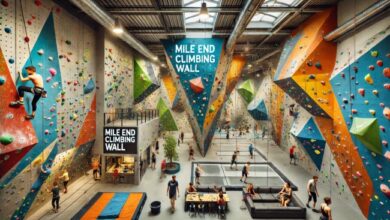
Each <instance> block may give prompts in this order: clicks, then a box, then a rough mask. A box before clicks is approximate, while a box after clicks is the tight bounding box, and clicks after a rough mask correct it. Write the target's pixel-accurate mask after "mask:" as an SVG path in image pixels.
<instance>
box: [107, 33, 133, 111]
mask: <svg viewBox="0 0 390 220" xmlns="http://www.w3.org/2000/svg"><path fill="white" fill-rule="evenodd" d="M133 73H134V56H133V51H132V50H131V49H130V47H129V46H128V45H127V44H126V43H124V42H122V41H120V40H119V39H117V38H115V37H113V36H112V35H111V34H110V33H109V32H107V31H106V32H105V34H104V101H105V109H104V111H105V112H108V109H114V108H130V107H131V106H132V105H133V100H134V97H133V94H134V93H133V90H132V88H133Z"/></svg>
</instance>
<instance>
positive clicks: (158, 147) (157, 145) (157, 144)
mask: <svg viewBox="0 0 390 220" xmlns="http://www.w3.org/2000/svg"><path fill="white" fill-rule="evenodd" d="M159 149H160V144H159V143H158V140H157V141H156V153H157V154H158V150H159Z"/></svg>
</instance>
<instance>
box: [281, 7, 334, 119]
mask: <svg viewBox="0 0 390 220" xmlns="http://www.w3.org/2000/svg"><path fill="white" fill-rule="evenodd" d="M336 24H337V19H336V10H335V9H334V8H333V9H327V10H325V11H323V12H321V13H318V14H316V15H313V16H312V17H310V19H308V20H307V21H306V22H305V23H303V24H302V25H301V26H299V27H298V28H297V29H296V30H294V32H293V34H292V36H291V38H290V39H289V40H288V41H287V42H286V43H285V45H284V49H283V52H282V55H281V57H280V60H279V65H278V68H277V70H276V73H275V76H274V81H275V83H276V84H277V85H278V86H279V87H280V88H281V89H283V90H284V91H285V92H286V93H287V94H288V95H290V96H291V97H292V98H293V99H294V100H295V101H297V102H298V103H299V104H300V105H301V106H302V107H304V108H305V109H306V110H307V111H308V112H310V113H311V114H312V115H315V116H322V117H332V115H331V113H332V108H333V99H332V96H331V93H332V90H331V86H330V84H329V77H330V75H331V73H332V69H333V66H334V61H335V57H336V45H335V44H334V43H332V42H327V41H325V40H324V39H323V34H324V33H328V32H329V31H331V30H333V29H334V28H335V27H336V26H337V25H336Z"/></svg>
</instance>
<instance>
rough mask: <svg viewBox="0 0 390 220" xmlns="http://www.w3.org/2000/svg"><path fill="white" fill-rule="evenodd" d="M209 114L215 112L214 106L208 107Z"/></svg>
mask: <svg viewBox="0 0 390 220" xmlns="http://www.w3.org/2000/svg"><path fill="white" fill-rule="evenodd" d="M209 112H210V113H213V112H215V107H214V105H211V106H210V109H209Z"/></svg>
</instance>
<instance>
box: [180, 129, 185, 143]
mask: <svg viewBox="0 0 390 220" xmlns="http://www.w3.org/2000/svg"><path fill="white" fill-rule="evenodd" d="M180 139H181V143H184V132H181V133H180Z"/></svg>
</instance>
